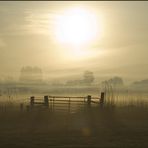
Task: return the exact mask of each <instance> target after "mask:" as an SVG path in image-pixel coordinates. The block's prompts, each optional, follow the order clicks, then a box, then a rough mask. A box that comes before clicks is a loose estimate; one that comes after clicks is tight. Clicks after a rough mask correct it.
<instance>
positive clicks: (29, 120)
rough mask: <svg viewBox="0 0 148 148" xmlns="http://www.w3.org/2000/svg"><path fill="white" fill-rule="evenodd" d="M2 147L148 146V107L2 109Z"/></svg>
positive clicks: (11, 106) (0, 135) (12, 106)
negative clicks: (74, 109)
mask: <svg viewBox="0 0 148 148" xmlns="http://www.w3.org/2000/svg"><path fill="white" fill-rule="evenodd" d="M0 109H1V110H0V148H9V147H11V148H44V147H51V148H54V147H55V148H58V147H63V148H65V147H67V148H79V147H90V148H92V147H97V148H99V147H100V148H102V147H103V148H112V147H119V148H120V147H133V148H135V147H139V148H141V147H148V117H147V115H148V108H147V107H143V106H122V107H121V106H120V107H115V106H112V107H111V106H105V107H104V108H101V107H99V106H92V107H89V108H88V107H83V108H79V109H78V110H77V111H76V112H74V113H69V112H57V111H56V110H55V111H54V112H53V111H51V110H50V108H49V109H47V108H41V107H37V108H35V109H34V110H31V111H27V110H26V109H24V110H23V111H21V110H20V109H19V107H18V106H15V105H14V104H13V105H12V104H11V105H9V106H7V107H6V108H2V107H1V108H0Z"/></svg>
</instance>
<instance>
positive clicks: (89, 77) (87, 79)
mask: <svg viewBox="0 0 148 148" xmlns="http://www.w3.org/2000/svg"><path fill="white" fill-rule="evenodd" d="M83 77H84V79H83V81H84V83H85V84H88V85H90V84H92V83H93V81H94V79H95V78H94V74H93V72H91V71H85V72H84V75H83Z"/></svg>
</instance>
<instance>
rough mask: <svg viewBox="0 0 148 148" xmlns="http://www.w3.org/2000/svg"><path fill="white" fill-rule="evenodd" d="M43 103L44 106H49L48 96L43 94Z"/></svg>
mask: <svg viewBox="0 0 148 148" xmlns="http://www.w3.org/2000/svg"><path fill="white" fill-rule="evenodd" d="M44 104H45V106H47V107H48V106H49V99H48V96H44Z"/></svg>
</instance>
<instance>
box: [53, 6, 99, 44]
mask: <svg viewBox="0 0 148 148" xmlns="http://www.w3.org/2000/svg"><path fill="white" fill-rule="evenodd" d="M98 22H99V21H98V20H97V19H96V16H95V14H93V13H91V12H89V11H88V10H85V9H82V8H73V9H68V10H67V11H65V12H64V14H62V15H60V16H59V17H58V18H57V24H56V30H55V32H56V38H57V40H58V42H60V43H66V44H71V45H74V46H77V45H78V46H79V45H85V44H88V43H91V42H93V40H95V39H96V38H97V37H99V35H100V30H101V28H100V24H99V23H98Z"/></svg>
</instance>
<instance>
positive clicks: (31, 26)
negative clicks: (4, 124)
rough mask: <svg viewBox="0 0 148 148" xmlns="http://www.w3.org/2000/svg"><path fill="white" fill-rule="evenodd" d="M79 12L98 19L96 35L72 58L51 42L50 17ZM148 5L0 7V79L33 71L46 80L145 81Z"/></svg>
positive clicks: (32, 4)
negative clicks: (90, 76) (88, 74)
mask: <svg viewBox="0 0 148 148" xmlns="http://www.w3.org/2000/svg"><path fill="white" fill-rule="evenodd" d="M79 6H83V7H85V8H86V9H87V10H88V11H89V10H90V11H92V10H94V12H95V15H96V16H97V17H98V18H100V26H101V27H100V29H101V32H102V33H101V35H100V37H99V38H98V39H96V41H95V42H94V43H93V44H91V45H90V46H88V47H85V48H86V49H83V50H84V51H83V52H85V50H86V51H89V52H91V53H92V54H89V55H87V56H85V57H83V56H82V57H77V56H76V55H74V54H73V53H72V50H71V49H70V47H68V46H66V47H65V46H63V45H61V44H60V43H59V42H58V40H56V38H55V24H56V23H57V22H56V19H55V18H56V16H59V15H61V13H62V12H64V10H66V9H67V8H76V7H79ZM147 15H148V2H147V1H145V2H144V1H143V2H137V1H133V2H130V1H125V2H113V1H111V2H107V1H105V2H103V1H100V2H99V1H98V2H82V1H78V2H59V1H55V2H54V1H51V2H50V1H49V2H45V1H44V2H41V1H40V2H37V1H36V2H35V1H32V2H29V1H26V2H25V1H24V2H14V1H12V2H2V1H1V2H0V67H1V70H0V75H1V77H3V76H12V77H16V78H18V77H19V71H20V69H21V67H22V66H28V65H30V66H39V67H41V68H42V69H43V72H44V75H45V76H46V77H49V78H50V77H52V76H53V75H57V76H59V75H60V76H61V77H62V76H64V75H75V74H80V73H82V72H83V71H84V70H87V69H88V70H91V71H93V72H94V73H95V74H96V75H97V76H98V77H99V76H101V77H102V76H108V77H109V76H113V75H119V76H122V77H123V78H125V79H131V80H136V79H145V78H147V74H148V59H147V58H148V16H147Z"/></svg>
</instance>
